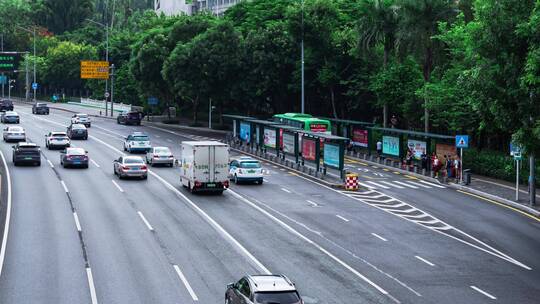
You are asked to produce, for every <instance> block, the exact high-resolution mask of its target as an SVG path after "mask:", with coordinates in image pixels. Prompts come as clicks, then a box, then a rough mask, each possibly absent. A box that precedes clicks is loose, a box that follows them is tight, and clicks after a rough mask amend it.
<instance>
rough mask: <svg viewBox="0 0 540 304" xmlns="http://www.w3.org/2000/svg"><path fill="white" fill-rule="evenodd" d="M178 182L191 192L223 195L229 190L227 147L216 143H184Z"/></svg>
mask: <svg viewBox="0 0 540 304" xmlns="http://www.w3.org/2000/svg"><path fill="white" fill-rule="evenodd" d="M180 160H181V169H180V182H181V183H182V185H183V186H184V187H187V188H188V189H189V191H191V192H198V191H201V192H204V191H211V192H218V193H223V191H224V190H226V189H227V188H229V177H228V173H229V146H228V145H226V144H224V143H220V142H217V141H184V142H182V155H181V156H180Z"/></svg>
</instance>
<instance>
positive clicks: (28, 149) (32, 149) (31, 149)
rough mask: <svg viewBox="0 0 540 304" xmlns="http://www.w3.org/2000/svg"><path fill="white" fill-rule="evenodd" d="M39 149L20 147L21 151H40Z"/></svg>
mask: <svg viewBox="0 0 540 304" xmlns="http://www.w3.org/2000/svg"><path fill="white" fill-rule="evenodd" d="M38 149H39V148H38V147H36V146H19V150H21V151H38Z"/></svg>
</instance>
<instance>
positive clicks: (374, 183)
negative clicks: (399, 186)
mask: <svg viewBox="0 0 540 304" xmlns="http://www.w3.org/2000/svg"><path fill="white" fill-rule="evenodd" d="M366 183H370V184H372V185H375V186H376V187H379V188H383V189H390V187H387V186H383V185H381V184H377V183H376V182H372V181H366Z"/></svg>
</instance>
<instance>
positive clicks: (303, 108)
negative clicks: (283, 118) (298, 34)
mask: <svg viewBox="0 0 540 304" xmlns="http://www.w3.org/2000/svg"><path fill="white" fill-rule="evenodd" d="M300 49H301V61H302V114H304V111H305V95H304V0H302V41H301V43H300Z"/></svg>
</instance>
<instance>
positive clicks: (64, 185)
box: [60, 181, 69, 193]
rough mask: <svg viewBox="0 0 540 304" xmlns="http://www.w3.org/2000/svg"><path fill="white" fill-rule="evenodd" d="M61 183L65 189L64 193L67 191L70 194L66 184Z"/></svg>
mask: <svg viewBox="0 0 540 304" xmlns="http://www.w3.org/2000/svg"><path fill="white" fill-rule="evenodd" d="M60 183H61V184H62V187H64V191H66V193H69V190H68V188H67V186H66V183H64V181H60Z"/></svg>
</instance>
